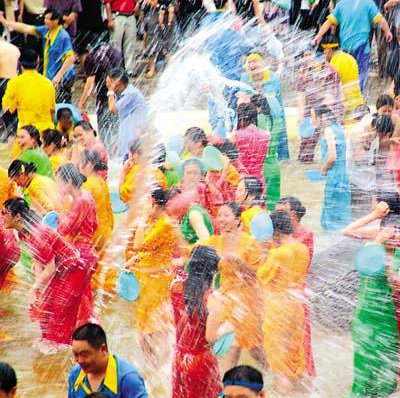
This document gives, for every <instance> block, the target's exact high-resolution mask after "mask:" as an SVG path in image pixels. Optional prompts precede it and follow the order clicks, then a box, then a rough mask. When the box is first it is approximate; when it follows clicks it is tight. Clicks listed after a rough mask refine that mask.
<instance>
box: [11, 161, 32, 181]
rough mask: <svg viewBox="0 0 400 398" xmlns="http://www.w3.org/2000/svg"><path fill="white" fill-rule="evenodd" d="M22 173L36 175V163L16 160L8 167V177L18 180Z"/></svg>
mask: <svg viewBox="0 0 400 398" xmlns="http://www.w3.org/2000/svg"><path fill="white" fill-rule="evenodd" d="M21 173H24V174H29V173H36V165H35V164H34V163H27V162H24V161H23V160H19V159H15V160H13V161H12V162H11V164H10V165H9V166H8V177H9V178H16V177H18V176H19V175H20V174H21Z"/></svg>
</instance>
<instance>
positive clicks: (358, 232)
mask: <svg viewBox="0 0 400 398" xmlns="http://www.w3.org/2000/svg"><path fill="white" fill-rule="evenodd" d="M393 210H394V209H393V207H392V208H390V207H389V206H388V204H387V203H385V202H379V203H378V204H377V206H376V207H375V209H374V210H373V211H372V212H371V213H370V214H368V215H367V216H365V217H362V218H360V219H359V220H357V221H354V222H353V223H352V224H350V225H348V226H347V227H346V228H345V229H344V231H343V233H344V234H345V235H346V236H349V237H353V238H358V239H373V240H374V241H373V244H374V245H382V246H384V247H385V250H386V266H385V267H384V268H382V270H381V271H380V272H379V273H377V274H375V275H366V274H363V273H360V274H359V277H360V283H359V286H360V288H359V292H358V300H357V306H356V309H355V312H354V317H353V321H352V337H353V343H354V376H353V387H352V392H353V394H354V395H357V396H360V397H369V396H379V397H388V396H389V395H390V394H392V393H393V392H394V391H395V390H396V388H397V373H398V349H399V327H398V325H399V319H400V318H399V306H398V305H397V306H396V301H395V300H398V292H399V286H400V285H399V276H398V264H399V260H400V254H399V249H398V248H399V246H400V238H399V235H398V227H399V225H400V217H399V215H398V208H397V210H396V212H397V214H396V213H395V212H393ZM377 219H381V222H380V224H375V225H373V226H368V224H370V223H371V222H372V221H375V220H377ZM396 268H397V269H396ZM396 307H397V308H396ZM396 310H397V311H396ZM396 312H397V320H396ZM383 325H384V327H383Z"/></svg>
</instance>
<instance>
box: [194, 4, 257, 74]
mask: <svg viewBox="0 0 400 398" xmlns="http://www.w3.org/2000/svg"><path fill="white" fill-rule="evenodd" d="M227 18H229V14H228V13H226V12H225V11H217V12H213V13H210V14H208V15H207V16H206V17H204V20H203V21H202V24H201V27H202V28H203V29H216V27H217V26H219V27H220V28H219V29H218V32H215V33H214V34H212V35H211V36H210V37H209V38H208V39H207V41H206V46H205V48H206V51H207V52H208V53H209V54H210V61H211V63H212V64H213V65H215V66H216V67H217V68H218V69H219V70H220V72H221V73H222V75H223V76H224V77H226V78H227V79H231V80H240V76H241V74H242V66H243V57H244V56H245V55H247V54H248V53H249V52H250V50H251V46H250V45H249V44H248V43H247V41H246V39H245V37H244V36H243V35H242V34H241V33H240V32H237V31H235V30H233V29H227V28H224V23H226V19H227Z"/></svg>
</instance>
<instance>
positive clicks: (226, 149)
mask: <svg viewBox="0 0 400 398" xmlns="http://www.w3.org/2000/svg"><path fill="white" fill-rule="evenodd" d="M214 146H215V148H217V149H218V150H219V151H220V152H221V153H223V154H225V155H226V156H228V159H229V161H231V162H234V161H235V160H236V159H238V158H239V151H238V149H237V146H236V145H235V144H234V143H233V142H232V141H229V140H224V142H223V143H222V144H215V145H214Z"/></svg>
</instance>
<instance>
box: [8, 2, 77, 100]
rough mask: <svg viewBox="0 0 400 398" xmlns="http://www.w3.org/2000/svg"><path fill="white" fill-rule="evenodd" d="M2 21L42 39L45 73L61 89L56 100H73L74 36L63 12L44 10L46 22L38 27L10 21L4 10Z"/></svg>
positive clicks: (9, 26)
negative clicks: (64, 20) (68, 28)
mask: <svg viewBox="0 0 400 398" xmlns="http://www.w3.org/2000/svg"><path fill="white" fill-rule="evenodd" d="M0 23H1V24H3V25H4V26H7V27H8V28H11V29H14V30H15V31H17V32H19V33H23V34H27V35H36V36H39V37H41V38H42V41H43V49H44V51H43V74H44V76H46V77H47V78H48V79H49V80H51V81H52V82H53V84H54V86H55V87H56V88H57V95H56V102H57V103H60V102H71V98H72V94H71V89H72V85H73V83H74V79H75V70H74V67H73V66H74V60H75V56H74V52H73V50H72V41H71V38H70V36H69V34H68V32H67V31H66V30H65V29H64V28H63V27H62V24H63V23H64V22H63V16H62V14H61V13H60V12H59V11H58V10H53V9H47V10H46V11H45V12H44V25H42V26H34V25H27V24H24V23H21V22H14V21H9V20H6V19H5V18H4V15H3V13H0Z"/></svg>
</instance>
